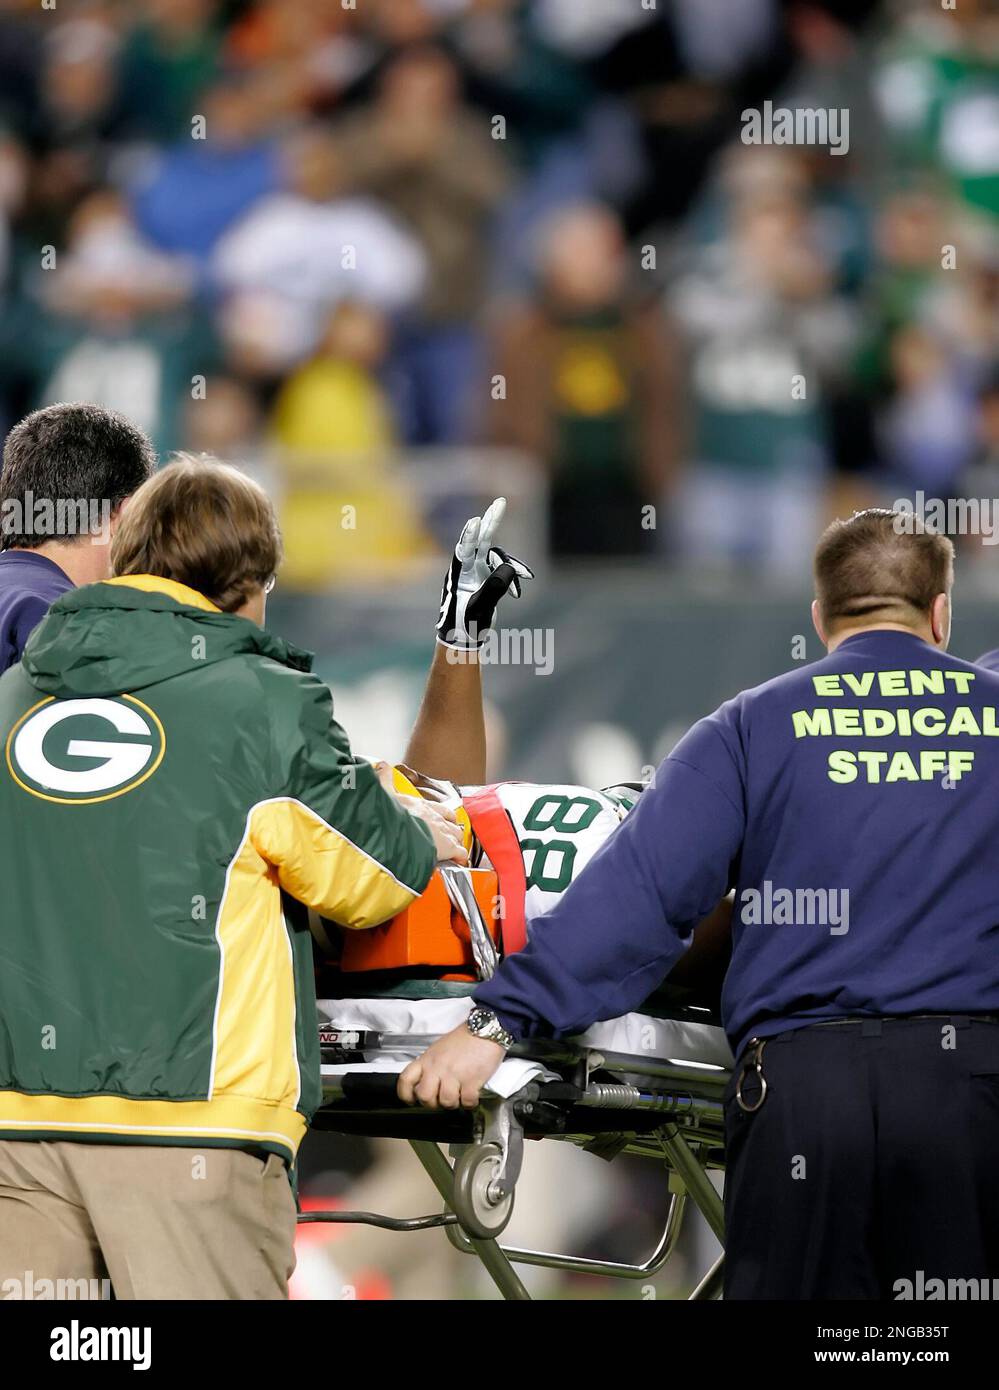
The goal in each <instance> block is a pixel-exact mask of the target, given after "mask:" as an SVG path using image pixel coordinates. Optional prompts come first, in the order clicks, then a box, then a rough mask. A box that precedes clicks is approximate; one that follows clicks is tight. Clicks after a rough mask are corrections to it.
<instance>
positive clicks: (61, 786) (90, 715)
mask: <svg viewBox="0 0 999 1390" xmlns="http://www.w3.org/2000/svg"><path fill="white" fill-rule="evenodd" d="M165 751H166V735H165V734H164V732H163V725H162V724H161V723H160V721H159V720H158V719H157V717H156V715H155V714H154V713H153V711H152V710H151V709H150V708H149V706H148V705H144V704H143V703H142V701H141V700H136V699H135V698H134V697H133V696H131V695H122V696H120V697H116V698H114V699H99V700H56V699H54V698H51V697H50V698H49V699H47V700H43V701H42V702H41V704H39V705H35V707H34V709H31V710H29V711H28V713H27V714H26V715H24V717H23V718H22V719H21V720H19V722H18V723H17V724H15V725H14V727H13V729H12V730H11V732H10V736H9V738H8V739H7V749H6V754H7V767H8V769H9V771H10V775H11V776H12V777H13V779H14V781H15V782H16V783H17V785H18V786H19V787H21V788H22V789H23V790H24V791H26V792H30V793H31V795H32V796H37V797H40V798H41V800H43V801H56V802H59V803H60V804H61V805H64V806H73V805H79V806H86V805H90V804H92V803H93V802H96V801H110V800H112V798H113V797H116V796H124V795H125V793H126V792H130V791H133V790H134V789H135V788H136V787H137V786H139V785H140V784H141V783H142V782H145V781H146V779H147V778H148V777H151V776H152V775H153V773H154V772H155V771H156V769H157V768H158V767H159V765H160V763H161V762H162V761H163V754H164V752H165Z"/></svg>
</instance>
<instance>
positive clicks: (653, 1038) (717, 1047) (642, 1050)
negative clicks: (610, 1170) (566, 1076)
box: [319, 998, 733, 1098]
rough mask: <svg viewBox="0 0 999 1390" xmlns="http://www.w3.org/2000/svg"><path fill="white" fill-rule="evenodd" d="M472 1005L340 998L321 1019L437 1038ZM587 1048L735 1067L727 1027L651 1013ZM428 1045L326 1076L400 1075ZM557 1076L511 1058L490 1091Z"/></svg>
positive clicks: (510, 1090)
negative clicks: (656, 1016)
mask: <svg viewBox="0 0 999 1390" xmlns="http://www.w3.org/2000/svg"><path fill="white" fill-rule="evenodd" d="M471 1007H472V1001H471V1000H470V999H468V998H462V999H337V1000H328V1001H327V1000H320V1001H319V1017H320V1021H327V1022H330V1023H335V1024H336V1026H337V1027H338V1028H357V1029H359V1030H363V1031H368V1032H376V1033H394V1034H410V1035H412V1036H416V1037H423V1038H425V1037H428V1036H429V1037H437V1036H439V1035H440V1034H442V1033H449V1032H450V1031H451V1029H452V1028H457V1027H458V1025H459V1024H460V1023H462V1022H463V1021H464V1020H465V1018H467V1016H468V1012H469V1009H470V1008H471ZM573 1041H574V1042H577V1043H579V1044H580V1045H581V1046H582V1047H591V1048H595V1049H596V1050H597V1051H598V1052H624V1053H629V1054H631V1055H632V1056H636V1057H643V1056H644V1057H649V1058H655V1059H656V1060H657V1061H674V1062H686V1063H695V1064H698V1065H700V1066H704V1067H721V1068H724V1069H725V1070H728V1069H729V1068H731V1067H732V1066H733V1059H732V1052H731V1049H730V1048H729V1045H728V1042H727V1040H726V1038H725V1034H724V1032H723V1031H722V1030H721V1028H717V1027H715V1026H714V1025H713V1024H710V1023H684V1022H681V1021H679V1020H678V1019H671V1018H653V1017H651V1016H650V1015H649V1014H624V1015H623V1016H622V1017H621V1018H612V1019H608V1020H607V1021H606V1022H605V1023H595V1024H594V1025H593V1027H592V1028H587V1030H586V1032H585V1033H580V1034H579V1036H578V1037H577V1038H575V1039H573ZM422 1050H423V1047H422V1046H420V1045H418V1046H414V1047H412V1048H400V1049H399V1050H398V1051H394V1052H384V1051H382V1050H381V1049H379V1050H378V1051H377V1052H366V1053H365V1060H364V1061H363V1062H353V1063H344V1064H343V1065H337V1066H325V1065H324V1067H323V1075H324V1076H331V1077H332V1076H339V1075H341V1074H342V1073H343V1072H347V1071H350V1072H358V1071H375V1072H379V1071H380V1072H400V1071H402V1069H403V1068H404V1067H405V1066H406V1065H407V1063H409V1062H411V1061H412V1060H413V1058H414V1057H418V1056H419V1054H420V1052H421V1051H422ZM554 1075H555V1073H554V1072H551V1071H549V1070H548V1069H547V1068H545V1067H544V1066H542V1064H541V1063H540V1062H532V1061H530V1060H525V1059H522V1058H519V1057H508V1058H507V1059H506V1060H505V1061H503V1062H501V1063H500V1064H499V1067H498V1068H497V1069H496V1071H495V1072H494V1074H493V1075H492V1076H491V1077H490V1078H489V1081H488V1083H487V1086H486V1089H487V1090H489V1091H491V1092H492V1093H493V1094H494V1095H497V1096H502V1097H504V1098H506V1097H507V1096H512V1095H513V1094H514V1092H515V1091H519V1090H520V1089H521V1087H522V1086H526V1085H527V1083H528V1082H529V1081H533V1080H535V1079H536V1078H538V1077H552V1076H554Z"/></svg>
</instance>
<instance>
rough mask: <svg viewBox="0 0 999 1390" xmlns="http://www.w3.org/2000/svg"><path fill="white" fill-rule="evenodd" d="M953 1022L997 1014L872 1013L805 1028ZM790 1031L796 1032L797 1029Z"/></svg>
mask: <svg viewBox="0 0 999 1390" xmlns="http://www.w3.org/2000/svg"><path fill="white" fill-rule="evenodd" d="M924 1021H925V1022H928V1023H955V1024H958V1025H963V1024H966V1023H999V1014H872V1015H870V1016H868V1017H859V1018H823V1019H820V1020H818V1021H817V1022H815V1023H807V1024H805V1027H806V1028H843V1027H848V1026H850V1025H852V1026H853V1027H855V1028H856V1027H863V1026H864V1025H865V1024H871V1023H877V1024H879V1025H880V1024H884V1023H920V1022H924ZM792 1031H794V1032H798V1031H800V1030H799V1029H793V1030H792Z"/></svg>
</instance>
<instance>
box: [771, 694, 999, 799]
mask: <svg viewBox="0 0 999 1390" xmlns="http://www.w3.org/2000/svg"><path fill="white" fill-rule="evenodd" d="M974 679H975V675H974V672H972V671H944V670H939V669H938V670H933V671H864V672H861V673H860V674H859V675H850V674H848V673H842V674H836V675H822V676H813V677H812V685H813V686H814V688H815V694H816V696H818V697H819V698H822V699H828V700H835V699H844V698H845V699H849V698H850V697H851V696H852V697H854V698H857V699H861V700H871V699H884V698H889V699H890V698H898V697H905V696H917V697H926V696H933V695H967V694H968V693H969V692H970V691H971V688H972V683H973V682H974ZM791 719H792V723H793V725H794V736H795V738H848V739H854V738H885V737H889V736H891V735H898V736H900V737H902V738H910V737H912V736H913V735H915V736H917V737H922V738H934V739H946V738H953V737H954V736H955V735H958V734H960V735H970V736H971V737H973V738H996V737H999V711H997V710H996V709H995V708H994V706H992V705H986V706H984V707H983V708H981V709H973V708H972V707H971V706H970V705H958V706H957V707H956V708H954V709H951V710H949V711H947V710H942V709H939V708H938V707H937V706H935V705H931V704H927V705H920V706H919V707H917V708H915V709H912V708H909V707H908V706H906V705H899V706H897V707H896V708H893V709H885V708H879V707H878V706H877V705H868V704H865V705H862V706H861V705H823V706H819V707H817V708H815V709H810V710H808V709H801V710H795V712H794V713H793V714H792V716H791ZM974 762H975V754H974V750H973V749H968V748H952V749H948V748H923V749H919V750H918V751H916V752H908V751H907V750H905V749H899V750H896V751H894V752H890V751H887V750H885V749H866V748H865V749H857V750H854V749H852V748H837V749H834V750H833V751H831V752H830V754H829V758H828V772H829V778H830V780H831V781H833V782H855V781H856V780H857V779H858V777H859V778H861V779H862V780H866V781H868V782H929V781H934V780H936V779H937V778H939V777H944V778H946V779H949V781H950V782H958V781H959V780H960V779H961V777H963V776H964V774H965V773H966V772H970V771H971V769H972V767H973V766H974Z"/></svg>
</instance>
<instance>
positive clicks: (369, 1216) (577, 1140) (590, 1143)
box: [304, 1002, 731, 1301]
mask: <svg viewBox="0 0 999 1390" xmlns="http://www.w3.org/2000/svg"><path fill="white" fill-rule="evenodd" d="M323 1007H324V1008H325V1009H327V1010H328V1012H329V1014H330V1016H331V1017H332V1018H335V1015H336V1004H335V1002H327V1003H325V1004H324V1005H323ZM330 1036H332V1037H333V1038H334V1039H335V1040H334V1041H333V1042H332V1043H330V1042H329V1041H327V1045H326V1046H325V1047H324V1049H323V1066H322V1080H323V1102H322V1105H321V1107H320V1109H319V1111H318V1112H317V1114H316V1116H315V1119H314V1121H313V1126H314V1128H316V1129H319V1130H325V1131H328V1132H333V1133H339V1134H348V1135H350V1134H354V1135H364V1136H366V1137H369V1138H398V1139H403V1140H405V1141H407V1142H408V1143H409V1144H410V1146H411V1148H412V1150H413V1152H414V1154H415V1155H416V1158H417V1159H418V1160H419V1162H420V1163H421V1164H422V1166H423V1168H424V1169H425V1171H426V1172H427V1174H428V1176H429V1178H430V1180H431V1182H432V1183H433V1184H434V1186H435V1187H436V1189H437V1191H438V1193H439V1194H440V1196H441V1198H442V1200H443V1203H444V1211H443V1213H441V1214H439V1215H435V1216H429V1217H416V1218H395V1217H386V1216H380V1215H377V1214H375V1213H370V1212H342V1211H341V1212H328V1213H317V1212H312V1213H309V1214H308V1215H307V1216H306V1217H305V1218H304V1219H306V1220H309V1221H322V1220H329V1221H336V1222H344V1223H364V1224H372V1225H377V1226H381V1227H383V1228H387V1229H390V1230H396V1231H407V1230H424V1229H427V1228H428V1227H430V1226H440V1227H442V1228H443V1229H444V1231H445V1233H446V1236H447V1238H448V1240H449V1241H450V1242H451V1244H452V1245H453V1247H454V1248H455V1249H456V1250H458V1251H460V1252H461V1253H462V1254H466V1255H473V1256H475V1257H477V1258H478V1260H479V1261H480V1262H481V1264H482V1265H483V1267H484V1268H485V1269H486V1271H487V1273H488V1274H489V1276H490V1277H491V1279H492V1280H493V1282H494V1284H495V1285H496V1287H497V1289H498V1290H499V1292H500V1294H501V1296H502V1297H503V1298H504V1299H508V1300H525V1299H529V1298H530V1295H529V1293H528V1292H527V1289H526V1288H525V1286H524V1284H523V1282H522V1280H521V1279H520V1277H519V1275H518V1274H517V1271H516V1269H515V1268H514V1266H515V1265H534V1266H540V1267H542V1268H546V1269H557V1270H563V1271H566V1272H570V1273H574V1274H590V1275H601V1276H604V1277H607V1278H614V1279H625V1280H627V1279H631V1280H648V1279H649V1278H651V1277H652V1276H653V1275H655V1274H657V1273H658V1272H659V1271H660V1270H662V1269H663V1268H664V1267H665V1265H666V1264H667V1262H668V1261H669V1259H670V1258H671V1256H672V1255H673V1253H674V1250H675V1249H676V1244H677V1240H678V1238H679V1235H680V1231H681V1228H682V1225H683V1219H684V1215H685V1211H686V1207H687V1202H688V1199H689V1200H690V1201H691V1202H692V1203H693V1205H694V1207H695V1208H696V1209H697V1210H698V1211H699V1212H700V1213H701V1215H702V1216H703V1217H704V1219H705V1221H706V1222H707V1224H708V1226H709V1228H710V1229H711V1230H712V1232H713V1233H714V1235H715V1236H716V1237H717V1239H718V1241H719V1243H722V1244H723V1243H724V1241H723V1236H724V1222H723V1204H722V1199H721V1197H720V1195H719V1193H718V1191H717V1189H716V1188H715V1186H714V1184H713V1183H712V1182H711V1179H710V1177H709V1172H711V1171H722V1172H723V1171H724V1116H723V1092H724V1089H725V1086H726V1084H727V1083H728V1080H729V1077H730V1075H731V1073H730V1071H729V1070H728V1069H727V1068H725V1067H723V1066H720V1065H718V1064H717V1063H699V1062H691V1061H680V1060H671V1059H669V1058H655V1057H648V1056H638V1055H635V1054H631V1053H616V1052H604V1051H598V1050H597V1049H595V1048H592V1047H586V1046H582V1045H580V1044H577V1043H575V1042H573V1041H571V1040H569V1041H566V1040H561V1041H551V1040H545V1039H534V1040H532V1041H531V1042H529V1043H522V1044H517V1045H516V1046H515V1047H513V1048H512V1049H511V1051H510V1056H511V1057H519V1058H525V1059H529V1060H531V1061H536V1062H539V1063H541V1064H542V1065H543V1066H544V1068H545V1069H546V1072H551V1073H555V1075H556V1076H557V1077H558V1079H557V1080H554V1081H552V1080H547V1079H538V1080H535V1081H531V1082H529V1083H528V1084H527V1085H526V1086H524V1087H522V1088H521V1090H519V1091H517V1092H516V1093H515V1094H514V1095H511V1096H510V1097H509V1098H506V1099H503V1098H500V1097H497V1096H484V1097H483V1099H482V1101H481V1103H480V1104H479V1106H478V1107H477V1108H476V1109H475V1110H474V1111H468V1110H465V1111H432V1110H428V1109H426V1108H423V1107H411V1106H407V1105H405V1104H404V1103H403V1102H402V1101H400V1100H399V1099H398V1097H397V1096H396V1093H395V1086H396V1081H397V1075H396V1074H395V1073H394V1072H377V1071H374V1072H373V1071H370V1070H357V1071H351V1070H350V1067H349V1065H347V1066H346V1069H345V1063H349V1059H350V1058H351V1057H355V1058H356V1057H358V1056H360V1055H361V1052H362V1051H363V1055H364V1057H365V1058H369V1059H370V1058H372V1056H375V1057H377V1055H378V1053H379V1052H384V1053H386V1054H388V1053H392V1054H398V1052H399V1051H400V1050H405V1051H411V1052H412V1053H413V1054H414V1055H415V1054H417V1053H418V1052H421V1051H423V1050H424V1049H425V1048H426V1047H428V1046H429V1045H430V1043H432V1042H433V1041H435V1035H417V1034H404V1035H390V1034H372V1033H364V1034H358V1033H357V1032H356V1031H352V1030H344V1032H343V1035H342V1036H341V1037H338V1036H337V1035H336V1032H335V1027H334V1030H333V1033H332V1034H331V1035H328V1038H329V1037H330ZM543 1139H555V1140H560V1141H562V1142H565V1143H573V1144H576V1145H578V1146H580V1147H581V1148H583V1149H585V1150H586V1151H588V1152H591V1153H596V1154H598V1155H599V1156H601V1157H603V1158H605V1159H608V1160H610V1159H613V1158H615V1157H617V1156H618V1155H619V1154H621V1153H631V1154H638V1155H641V1156H643V1157H648V1158H653V1159H656V1160H657V1161H659V1162H661V1163H663V1165H664V1167H665V1168H666V1170H667V1174H668V1180H667V1184H666V1191H667V1194H668V1205H667V1210H666V1216H665V1222H664V1226H663V1230H662V1233H661V1235H660V1237H659V1240H658V1242H657V1244H656V1246H655V1249H654V1250H653V1251H652V1253H651V1254H650V1255H649V1257H648V1258H647V1259H646V1260H644V1261H642V1262H641V1263H637V1264H628V1263H623V1262H619V1261H613V1260H598V1259H592V1258H588V1257H583V1256H577V1255H566V1254H560V1253H556V1252H552V1251H544V1250H534V1249H529V1248H524V1247H520V1246H510V1245H504V1244H502V1243H501V1241H500V1239H499V1237H500V1236H501V1235H502V1232H503V1230H504V1229H505V1227H506V1225H507V1223H508V1222H509V1219H510V1216H511V1215H512V1211H513V1204H514V1198H515V1191H516V1182H517V1177H518V1176H519V1173H520V1167H521V1162H522V1158H523V1152H524V1142H525V1140H527V1141H531V1140H543ZM442 1144H447V1145H448V1146H449V1151H450V1154H449V1155H446V1154H445V1153H444V1152H443V1151H442V1149H441V1147H440V1146H441V1145H442ZM723 1262H724V1253H723V1254H722V1255H720V1256H719V1257H718V1259H717V1260H716V1261H715V1262H714V1264H713V1265H712V1266H711V1268H710V1269H709V1270H708V1271H707V1272H706V1273H705V1274H704V1276H703V1278H702V1279H701V1280H700V1282H699V1283H698V1284H697V1286H696V1287H695V1289H694V1290H693V1292H692V1293H691V1294H690V1295H689V1298H690V1300H692V1301H704V1300H708V1299H714V1298H718V1297H720V1294H721V1286H722V1273H723Z"/></svg>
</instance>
